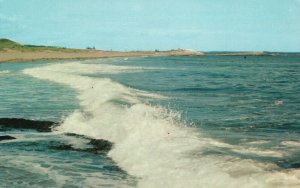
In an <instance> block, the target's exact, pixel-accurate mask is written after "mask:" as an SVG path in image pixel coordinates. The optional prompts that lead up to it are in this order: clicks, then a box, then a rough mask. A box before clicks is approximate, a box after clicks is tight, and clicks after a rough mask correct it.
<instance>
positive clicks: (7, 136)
mask: <svg viewBox="0 0 300 188" xmlns="http://www.w3.org/2000/svg"><path fill="white" fill-rule="evenodd" d="M13 139H16V138H15V137H12V136H9V135H4V136H0V141H2V140H13Z"/></svg>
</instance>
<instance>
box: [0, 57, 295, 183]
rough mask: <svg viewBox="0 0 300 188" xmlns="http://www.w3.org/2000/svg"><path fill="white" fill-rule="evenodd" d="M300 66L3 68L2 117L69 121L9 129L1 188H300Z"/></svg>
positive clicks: (155, 63) (141, 62)
mask: <svg viewBox="0 0 300 188" xmlns="http://www.w3.org/2000/svg"><path fill="white" fill-rule="evenodd" d="M299 71H300V58H299V56H275V57H273V56H251V57H250V56H249V57H247V58H244V57H240V56H236V57H234V56H202V57H141V58H125V59H123V58H108V59H95V60H82V61H79V60H78V61H63V62H62V61H50V62H49V61H48V62H45V61H44V62H24V63H3V64H0V86H1V87H0V118H24V119H29V120H33V121H35V120H48V121H55V122H57V123H58V124H59V125H58V126H55V127H53V130H52V132H37V131H35V130H28V129H26V130H25V129H0V130H1V132H0V136H1V135H10V136H13V137H15V138H16V139H14V140H3V141H0V182H1V183H0V187H142V188H144V187H149V188H153V187H164V188H168V187H172V188H174V187H175V188H176V187H184V188H185V187H188V188H189V187H191V188H193V187H300V170H299V167H300V150H299V149H300V137H299V136H300V127H299V126H300V107H299V106H300V105H299V104H300V99H299V93H300V74H299ZM70 133H72V134H70ZM90 139H101V140H107V141H109V142H110V143H112V147H111V149H110V150H109V151H107V152H90V151H92V150H90V148H91V145H90V143H89V142H90ZM62 146H67V147H62ZM70 148H71V149H70Z"/></svg>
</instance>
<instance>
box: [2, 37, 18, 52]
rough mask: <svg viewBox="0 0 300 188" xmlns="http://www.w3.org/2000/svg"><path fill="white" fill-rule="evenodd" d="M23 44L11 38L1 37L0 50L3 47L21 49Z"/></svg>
mask: <svg viewBox="0 0 300 188" xmlns="http://www.w3.org/2000/svg"><path fill="white" fill-rule="evenodd" d="M20 48H22V45H21V44H19V43H17V42H14V41H12V40H9V39H0V50H3V49H20Z"/></svg>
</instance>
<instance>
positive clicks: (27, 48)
mask: <svg viewBox="0 0 300 188" xmlns="http://www.w3.org/2000/svg"><path fill="white" fill-rule="evenodd" d="M6 50H16V51H22V52H35V51H59V52H69V53H72V52H81V51H82V50H81V49H71V48H64V47H57V46H41V45H22V44H19V43H17V42H15V41H12V40H9V39H0V51H6Z"/></svg>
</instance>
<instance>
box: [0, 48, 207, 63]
mask: <svg viewBox="0 0 300 188" xmlns="http://www.w3.org/2000/svg"><path fill="white" fill-rule="evenodd" d="M200 55H203V53H200V52H193V51H189V50H171V51H160V52H153V51H137V52H118V51H101V50H78V49H76V50H73V51H72V50H69V51H68V50H61V51H60V50H40V51H19V50H11V49H8V50H2V51H0V62H16V61H34V60H43V59H45V60H47V59H89V58H108V57H141V56H200Z"/></svg>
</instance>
